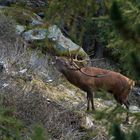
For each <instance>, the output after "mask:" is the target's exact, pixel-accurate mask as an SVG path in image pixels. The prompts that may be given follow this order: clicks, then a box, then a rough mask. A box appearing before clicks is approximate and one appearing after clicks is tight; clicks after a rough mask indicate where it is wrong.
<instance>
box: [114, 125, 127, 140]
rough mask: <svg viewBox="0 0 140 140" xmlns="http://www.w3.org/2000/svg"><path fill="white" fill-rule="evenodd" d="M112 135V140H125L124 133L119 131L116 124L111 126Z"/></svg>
mask: <svg viewBox="0 0 140 140" xmlns="http://www.w3.org/2000/svg"><path fill="white" fill-rule="evenodd" d="M112 135H113V136H114V140H126V138H125V134H124V132H123V131H121V129H120V127H119V125H117V124H113V126H112Z"/></svg>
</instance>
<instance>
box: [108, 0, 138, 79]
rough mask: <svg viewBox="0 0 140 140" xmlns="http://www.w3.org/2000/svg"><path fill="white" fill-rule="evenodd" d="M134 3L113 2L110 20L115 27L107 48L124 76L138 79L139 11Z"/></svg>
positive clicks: (129, 0) (129, 1)
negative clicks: (110, 50)
mask: <svg viewBox="0 0 140 140" xmlns="http://www.w3.org/2000/svg"><path fill="white" fill-rule="evenodd" d="M136 3H137V2H136V1H133V2H132V1H131V0H128V1H119V0H118V1H114V2H113V4H112V7H111V10H110V18H111V20H112V22H113V24H114V25H115V29H117V32H116V31H115V30H113V31H112V34H113V38H110V40H109V44H108V46H109V48H112V54H113V55H114V57H115V58H117V61H118V62H119V63H120V66H121V69H122V70H123V72H124V73H125V74H126V75H129V76H130V75H131V76H132V77H133V78H135V79H139V75H140V74H139V71H140V69H139V67H140V65H139V64H140V63H139V59H140V56H139V55H138V52H139V49H140V48H139V44H140V39H139V38H140V26H139V25H140V20H139V19H140V14H139V13H140V11H139V8H138V7H137V4H136Z"/></svg>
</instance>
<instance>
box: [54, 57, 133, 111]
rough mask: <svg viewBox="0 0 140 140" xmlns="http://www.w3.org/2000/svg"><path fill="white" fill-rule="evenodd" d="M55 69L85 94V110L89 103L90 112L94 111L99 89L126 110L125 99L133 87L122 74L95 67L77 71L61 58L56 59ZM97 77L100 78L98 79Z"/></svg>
mask: <svg viewBox="0 0 140 140" xmlns="http://www.w3.org/2000/svg"><path fill="white" fill-rule="evenodd" d="M56 68H57V69H58V70H59V71H60V72H61V73H63V75H64V76H65V77H66V79H67V80H68V81H69V82H70V83H71V84H73V85H75V86H76V87H78V88H80V89H82V90H83V91H85V92H87V110H89V109H90V103H91V105H92V110H95V107H94V101H93V97H94V93H96V91H99V90H101V89H103V90H106V91H108V92H110V93H112V94H113V95H114V98H115V99H116V100H117V102H118V103H120V104H121V105H122V104H124V105H125V106H126V107H127V108H128V100H127V97H128V94H129V92H130V90H131V89H132V87H133V86H134V81H132V80H130V79H129V78H127V77H125V76H123V75H122V74H120V73H117V72H114V71H110V70H105V69H100V68H96V67H83V68H80V69H77V68H75V67H74V66H73V65H72V64H71V63H70V61H69V60H67V59H65V58H61V57H58V58H57V59H56ZM98 75H102V76H101V77H98Z"/></svg>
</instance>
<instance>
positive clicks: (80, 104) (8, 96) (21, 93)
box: [0, 0, 140, 140]
mask: <svg viewBox="0 0 140 140" xmlns="http://www.w3.org/2000/svg"><path fill="white" fill-rule="evenodd" d="M23 3H24V4H23ZM0 4H1V5H4V7H3V6H2V7H1V9H0V11H1V15H2V16H1V18H0V31H1V32H0V47H1V50H0V77H1V78H0V95H1V96H2V98H3V104H4V106H6V107H10V108H16V110H15V112H14V114H15V116H16V117H17V118H19V119H20V120H22V121H23V122H24V124H25V125H26V126H30V125H32V124H34V123H38V122H39V123H42V124H43V126H44V127H45V128H46V129H47V131H48V133H49V135H50V136H51V139H54V140H55V139H61V140H78V139H88V140H90V139H95V140H108V139H110V137H111V134H110V133H109V128H110V127H111V125H112V124H113V122H118V123H120V124H121V127H122V128H123V130H125V131H126V132H127V131H128V132H129V130H130V129H133V128H135V127H136V126H139V125H140V124H139V117H137V116H139V113H137V112H138V111H139V108H137V107H133V106H132V107H131V110H132V111H133V112H134V109H135V112H134V113H130V125H125V124H123V123H122V122H123V120H124V119H125V116H126V110H125V109H123V107H118V108H116V109H115V111H114V112H113V111H112V110H113V109H114V108H115V106H116V102H115V100H114V99H113V98H112V96H111V95H109V94H108V93H105V92H100V93H98V94H97V95H96V98H95V107H96V108H97V110H96V112H94V113H93V112H85V110H86V95H85V93H84V92H83V91H81V90H79V89H78V88H76V87H74V86H72V85H71V84H69V83H68V82H67V81H66V79H65V78H64V77H63V76H62V75H61V74H60V73H59V72H58V71H57V70H56V69H55V67H54V66H53V65H52V62H53V56H52V54H54V51H55V49H54V48H53V47H54V46H55V47H56V46H58V47H59V48H63V49H65V46H67V45H68V46H69V45H72V46H74V47H75V46H76V47H77V48H78V47H79V46H78V45H76V44H74V43H73V42H72V41H71V40H70V39H67V38H65V37H64V36H63V35H62V33H61V32H60V30H59V29H57V31H59V32H57V33H58V34H56V35H55V34H54V33H53V37H52V38H51V39H52V40H53V41H54V42H55V44H52V43H50V42H49V41H48V38H47V35H48V23H47V22H48V21H45V19H43V18H42V17H43V16H42V15H44V14H45V12H44V11H43V10H41V8H42V7H44V8H46V7H45V6H47V1H43V0H39V1H38V2H36V1H34V0H33V1H31V0H27V1H26V0H25V1H16V0H13V1H12V0H11V1H9V0H7V1H0ZM5 6H6V7H5ZM7 6H8V7H7ZM9 6H10V7H9ZM23 6H24V7H23ZM40 7H41V8H40ZM35 8H38V9H37V10H35ZM41 12H43V13H41ZM13 29H14V30H13ZM2 31H3V32H2ZM54 35H55V38H54ZM58 35H60V36H58ZM59 37H61V38H62V40H61V42H60V40H56V39H59ZM54 39H55V40H54ZM57 41H58V42H57ZM67 42H68V43H69V44H67ZM63 49H62V50H63ZM57 50H58V48H57ZM44 52H45V53H44ZM49 52H53V53H51V54H50V53H49ZM81 52H83V50H81ZM66 53H67V51H66ZM60 54H62V52H61V53H60ZM84 54H85V53H84ZM99 64H100V66H99ZM93 65H94V66H95V65H96V66H98V67H103V68H107V69H114V66H112V65H111V64H110V63H109V62H108V61H105V60H102V61H101V62H100V63H99V62H97V63H96V64H95V63H93ZM139 91H140V90H139V88H135V89H134V90H133V92H132V94H131V95H130V101H131V105H135V106H138V107H140V95H139V93H140V92H139Z"/></svg>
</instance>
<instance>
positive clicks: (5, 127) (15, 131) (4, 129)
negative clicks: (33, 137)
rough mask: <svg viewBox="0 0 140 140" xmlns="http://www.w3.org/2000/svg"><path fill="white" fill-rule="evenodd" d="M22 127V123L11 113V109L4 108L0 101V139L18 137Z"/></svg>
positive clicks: (10, 139)
mask: <svg viewBox="0 0 140 140" xmlns="http://www.w3.org/2000/svg"><path fill="white" fill-rule="evenodd" d="M22 127H23V125H22V123H21V122H20V121H19V120H18V119H16V117H15V116H14V115H13V110H11V109H8V108H5V107H4V106H3V105H2V103H0V139H2V140H17V139H20V134H21V133H20V130H21V128H22Z"/></svg>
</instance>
